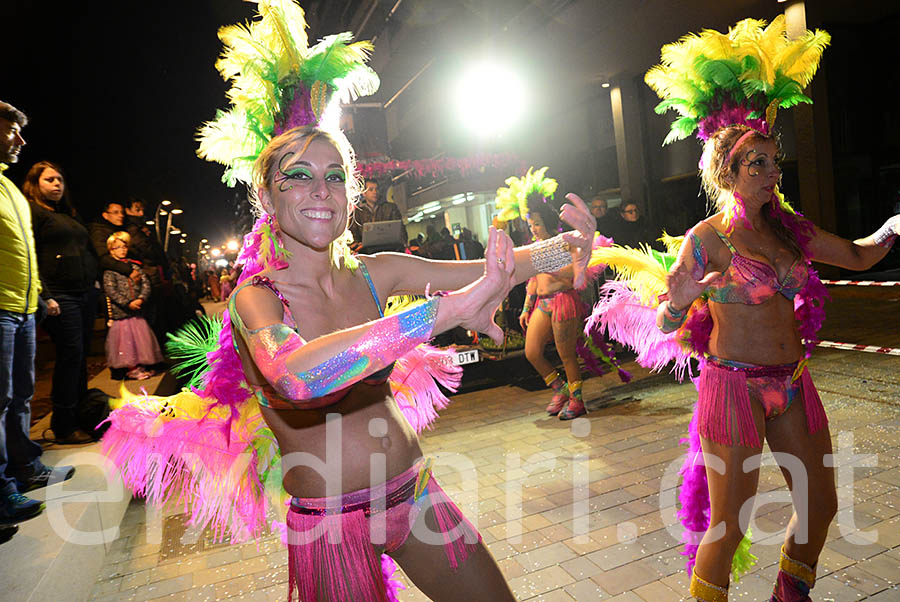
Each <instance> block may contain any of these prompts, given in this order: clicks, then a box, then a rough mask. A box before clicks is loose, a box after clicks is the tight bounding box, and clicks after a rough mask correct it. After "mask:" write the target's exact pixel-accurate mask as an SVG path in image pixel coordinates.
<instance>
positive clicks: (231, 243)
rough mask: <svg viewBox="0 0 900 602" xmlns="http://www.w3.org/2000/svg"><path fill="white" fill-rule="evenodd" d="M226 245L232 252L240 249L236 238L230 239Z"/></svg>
mask: <svg viewBox="0 0 900 602" xmlns="http://www.w3.org/2000/svg"><path fill="white" fill-rule="evenodd" d="M225 246H226V248H227V249H228V250H229V251H231V252H232V253H234V252H235V251H237V250H238V243H237V241H236V240H229V241H228V243H227V244H226V245H225Z"/></svg>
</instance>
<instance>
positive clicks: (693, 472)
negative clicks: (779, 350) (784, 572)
mask: <svg viewBox="0 0 900 602" xmlns="http://www.w3.org/2000/svg"><path fill="white" fill-rule="evenodd" d="M776 195H777V196H776V198H775V199H774V200H773V201H772V202H771V203H769V205H768V206H767V208H765V209H764V210H765V211H769V212H771V213H772V214H773V216H774V217H775V218H776V219H778V220H779V221H781V223H782V224H783V225H784V226H785V227H786V228H788V229H789V230H790V231H791V232H792V233H793V234H794V236H795V238H796V240H797V242H798V244H799V246H800V248H801V250H802V251H803V255H804V256H803V257H802V258H801V259H799V260H798V261H796V262H795V263H794V265H792V266H791V268H790V269H789V270H788V272H787V274H786V275H785V276H784V278H782V279H780V280H779V278H778V276H777V274H776V273H775V272H774V270H773V269H772V268H771V266H768V265H766V264H764V263H763V262H760V261H758V260H754V259H753V258H748V257H744V256H741V255H740V253H738V252H737V250H736V249H735V248H734V246H733V245H732V244H731V242H730V240H729V239H728V237H727V236H725V235H724V234H722V233H720V232H716V234H718V235H719V238H720V239H721V240H722V243H723V244H725V245H726V246H727V247H728V249H729V250H730V251H731V253H732V261H731V263H730V265H729V267H728V269H727V270H725V272H724V273H723V275H722V277H721V278H720V279H718V280H717V281H716V282H715V283H714V284H713V285H712V286H710V288H709V289H708V290H707V291H706V293H705V294H704V295H703V296H701V298H699V299H698V300H696V301H695V302H694V304H693V305H692V306H691V307H690V308H689V310H688V315H687V319H686V321H685V322H684V324H683V325H682V326H681V327H680V328H679V329H678V330H676V331H673V332H669V333H664V332H662V331H661V330H660V329H659V328H658V327H657V326H656V317H657V305H656V304H648V303H647V302H646V301H645V299H646V298H647V295H642V294H641V293H642V292H644V290H645V287H647V286H648V284H647V282H648V281H640V280H616V281H611V282H607V283H606V284H605V285H604V286H603V288H602V291H603V292H604V293H605V296H604V297H603V298H601V300H600V301H599V302H598V303H597V305H596V306H595V307H594V310H593V313H592V315H591V316H590V317H589V319H588V321H587V329H593V328H597V327H598V325H599V328H601V329H602V330H603V331H604V332H606V333H608V334H609V336H610V337H612V338H613V339H615V340H617V341H619V342H621V343H623V344H625V345H628V346H630V347H632V348H633V349H635V351H637V354H638V355H637V361H638V363H639V364H641V365H642V366H645V367H648V368H652V369H655V370H660V369H662V368H664V367H665V366H667V365H669V364H670V363H672V362H674V367H673V368H672V371H673V372H674V373H675V374H676V376H677V377H678V378H679V379H682V378H683V377H684V376H685V375H689V373H690V368H691V364H690V360H691V358H695V359H697V360H699V362H700V375H699V377H697V378H695V379H693V380H694V383H695V385H696V386H697V391H698V401H697V405H696V406H695V408H694V416H693V419H692V420H691V424H690V432H689V435H688V437H687V438H686V439H684V440H682V443H687V444H688V451H687V454H686V455H685V460H684V464H683V466H682V468H681V471H680V474H681V476H682V478H683V482H682V485H681V488H680V491H679V504H680V509H679V511H678V517H679V519H681V522H682V524H683V525H684V528H685V532H684V534H683V536H682V540H683V541H684V543H685V549H684V552H683V554H684V555H685V556H687V557H688V561H687V570H688V572H689V573H690V572H691V571H692V569H693V566H694V559H695V557H696V554H697V548H698V546H699V543H700V539H701V537H702V536H703V534H704V532H705V531H706V530H707V528H708V527H709V515H710V500H709V490H708V484H707V480H706V467H705V465H704V464H703V462H702V460H701V458H702V448H701V445H700V438H701V437H704V438H707V439H709V440H711V441H714V442H716V443H720V444H722V445H741V446H746V447H761V445H762V442H761V441H760V440H759V435H758V433H757V431H756V427H755V425H754V422H753V416H752V411H751V399H756V400H758V401H759V402H760V403H761V404H762V405H763V407H764V409H765V412H766V417H767V419H774V418H775V417H776V416H778V415H779V414H781V413H783V412H784V411H786V410H787V408H788V407H789V405H790V404H791V403H792V402H794V401H796V400H797V399H798V398H799V399H801V400H802V403H803V408H804V411H805V413H806V422H807V428H808V432H809V433H810V434H813V433H816V432H818V431H819V430H821V429H823V428H825V427H826V426H827V425H828V419H827V417H826V415H825V410H824V408H823V406H822V401H821V399H820V398H819V394H818V392H817V391H816V388H815V385H813V382H812V378H811V376H810V374H809V370H808V369H807V368H806V364H807V361H808V358H809V356H810V353H811V351H812V349H813V348H814V347H815V345H816V342H817V341H818V337H817V336H816V333H817V332H818V330H819V329H820V328H821V326H822V324H823V322H824V320H825V310H824V301H825V300H826V299H827V298H828V292H827V290H826V289H825V287H824V285H823V284H822V282H821V280H819V277H818V275H817V273H816V271H815V269H813V267H812V265H811V263H810V262H809V260H808V259H807V257H809V253H808V252H807V251H806V249H807V245H808V243H809V241H810V240H811V238H812V236H813V234H814V228H813V226H812V224H810V223H809V222H808V221H807V220H806V219H804V218H803V217H802V216H801V215H799V214H791V213H789V212H787V211H785V210H784V209H783V208H782V206H781V204H780V203H779V202H778V201H779V200H780V198H781V197H780V193H777V192H776ZM683 244H690V245H692V248H691V251H692V253H691V254H692V257H693V258H694V261H695V263H696V266H697V267H696V269H695V272H694V274H693V276H694V277H695V278H697V279H699V278H702V276H703V274H704V273H705V269H706V265H707V262H708V258H707V253H706V250H705V249H704V248H703V245H702V243H701V241H700V238H699V237H698V236H697V235H696V234H694V232H693V231H691V232H688V233H687V234H686V236H685V239H684V243H683ZM633 253H635V254H640V252H638V251H634V252H633ZM600 257H601V258H602V257H603V255H602V254H601V255H600ZM674 259H675V258H674V257H673V256H671V255H668V256H663V255H662V254H659V253H655V252H648V253H645V254H644V255H643V259H642V260H641V261H644V262H646V263H644V264H636V265H646V266H651V265H652V264H654V263H658V264H659V265H660V266H662V268H663V270H668V269H669V268H670V266H671V264H672V262H674ZM620 261H621V259H620ZM633 261H637V260H633ZM610 263H611V264H612V265H613V267H614V268H615V267H616V264H615V263H613V262H612V261H611V262H610ZM623 264H625V262H624V261H623ZM649 270H650V268H649V267H647V268H645V269H643V273H645V274H646V273H649ZM659 286H661V287H662V290H665V288H664V287H665V283H664V282H660V283H659ZM777 294H781V295H784V296H785V297H786V298H788V299H791V300H792V301H793V304H794V315H795V316H796V318H797V322H798V331H799V334H800V337H801V339H802V340H803V342H804V347H805V349H806V358H805V359H803V360H801V361H799V362H795V363H791V364H787V365H779V366H756V365H752V364H747V363H743V362H736V361H734V360H730V359H723V358H717V357H713V356H710V355H709V339H710V335H711V333H712V326H713V322H712V317H711V315H710V312H709V306H708V303H707V300H708V301H712V302H717V303H746V304H758V303H762V302H764V301H765V300H767V299H769V298H771V297H772V296H773V295H777ZM749 550H750V541H749V534H748V536H747V537H745V540H744V541H743V542H741V544H740V546H739V548H738V552H737V553H736V554H735V557H734V561H733V564H732V570H733V572H734V574H735V575H737V574H740V573H741V572H744V571H746V570H748V569H749V567H750V566H752V565H753V564H754V563H755V560H756V559H755V557H754V556H753V555H752V554H750V551H749Z"/></svg>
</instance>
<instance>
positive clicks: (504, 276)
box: [441, 227, 516, 345]
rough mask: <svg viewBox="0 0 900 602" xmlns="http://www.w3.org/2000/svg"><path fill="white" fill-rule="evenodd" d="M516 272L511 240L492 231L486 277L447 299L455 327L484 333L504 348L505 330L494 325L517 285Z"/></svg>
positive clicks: (489, 233)
mask: <svg viewBox="0 0 900 602" xmlns="http://www.w3.org/2000/svg"><path fill="white" fill-rule="evenodd" d="M515 269H516V258H515V256H514V255H513V242H512V240H511V239H510V238H509V236H507V235H506V233H505V232H502V231H499V230H497V229H496V228H494V227H491V229H490V231H489V232H488V243H487V247H486V248H485V254H484V275H482V276H481V278H479V279H478V280H476V281H475V282H473V283H472V284H470V285H468V286H466V287H465V288H461V289H460V290H458V291H456V292H454V293H451V294H450V295H449V296H448V297H447V298H446V299H445V301H448V302H449V305H450V308H451V311H452V317H449V319H450V320H451V321H452V322H455V324H454V325H458V326H462V327H463V328H466V329H468V330H474V331H475V332H481V333H484V334H486V335H488V336H489V337H491V339H493V341H494V342H495V343H497V344H498V345H499V344H502V343H503V330H502V329H501V328H500V327H499V326H497V324H496V323H495V322H494V314H495V313H496V311H497V308H498V307H499V306H500V304H501V303H502V302H503V299H505V298H506V295H507V294H509V289H511V288H512V286H513V284H515V281H514V278H513V273H514V272H515ZM441 304H442V305H443V301H442V302H441Z"/></svg>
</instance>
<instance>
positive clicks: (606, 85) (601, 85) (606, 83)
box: [600, 82, 609, 88]
mask: <svg viewBox="0 0 900 602" xmlns="http://www.w3.org/2000/svg"><path fill="white" fill-rule="evenodd" d="M600 87H601V88H608V87H609V82H603V83H602V84H600Z"/></svg>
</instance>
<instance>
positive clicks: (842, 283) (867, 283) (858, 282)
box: [822, 280, 900, 286]
mask: <svg viewBox="0 0 900 602" xmlns="http://www.w3.org/2000/svg"><path fill="white" fill-rule="evenodd" d="M822 284H831V285H834V286H900V280H885V281H881V282H879V281H878V280H823V281H822Z"/></svg>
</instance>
